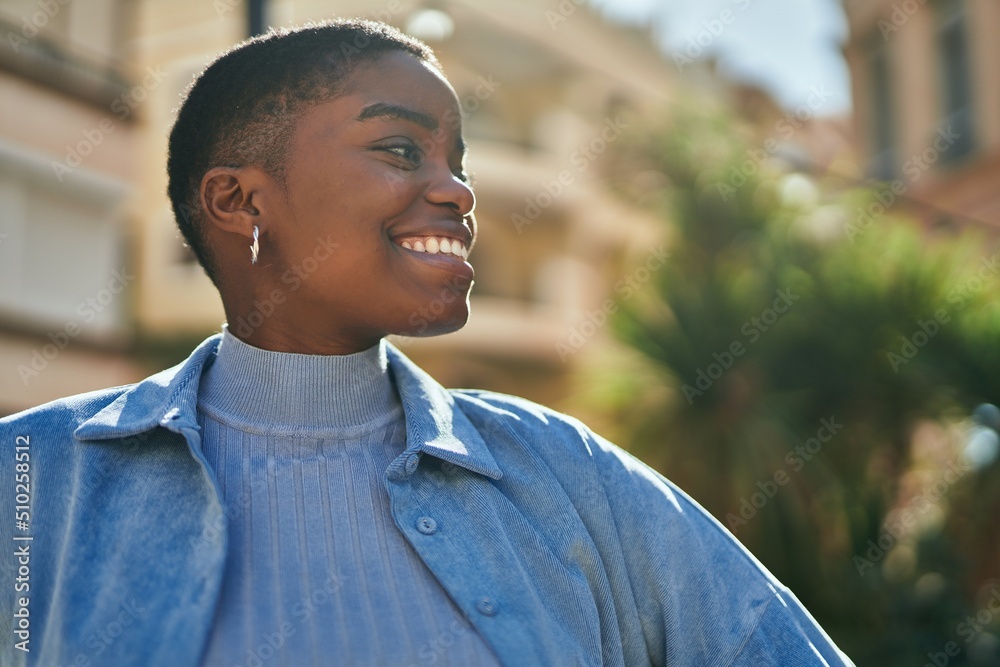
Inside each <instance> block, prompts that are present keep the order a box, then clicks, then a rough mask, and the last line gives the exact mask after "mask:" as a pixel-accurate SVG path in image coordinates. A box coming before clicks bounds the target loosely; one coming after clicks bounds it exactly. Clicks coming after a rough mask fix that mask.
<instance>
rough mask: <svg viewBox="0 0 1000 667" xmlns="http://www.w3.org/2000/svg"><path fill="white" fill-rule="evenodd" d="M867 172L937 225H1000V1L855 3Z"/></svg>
mask: <svg viewBox="0 0 1000 667" xmlns="http://www.w3.org/2000/svg"><path fill="white" fill-rule="evenodd" d="M844 7H845V10H846V12H847V16H848V19H849V22H850V26H851V39H850V43H849V44H848V46H847V48H846V56H847V60H848V64H849V67H850V70H851V75H852V81H853V96H854V109H855V111H854V127H855V135H856V136H857V139H858V146H859V151H860V154H861V156H862V161H863V164H864V165H865V167H866V169H867V175H868V176H870V177H873V178H877V179H879V180H882V181H886V182H887V183H888V184H890V187H889V188H888V190H887V191H886V193H884V194H883V197H884V198H885V199H887V200H888V199H889V198H890V197H891V199H892V200H894V204H897V205H902V206H903V207H905V208H906V209H907V210H908V212H910V213H913V214H916V215H918V216H919V217H920V218H921V219H922V220H923V221H924V222H925V223H926V224H927V225H928V226H929V227H932V228H933V227H946V228H964V227H968V226H973V227H981V228H986V229H988V230H991V231H1000V189H998V188H997V183H1000V85H998V84H1000V40H997V37H996V36H997V34H998V32H1000V4H998V3H997V2H995V0H931V1H928V0H845V2H844Z"/></svg>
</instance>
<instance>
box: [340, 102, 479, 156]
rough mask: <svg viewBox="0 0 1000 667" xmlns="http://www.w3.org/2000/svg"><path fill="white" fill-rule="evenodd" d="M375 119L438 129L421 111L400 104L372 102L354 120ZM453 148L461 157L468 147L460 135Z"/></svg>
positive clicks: (427, 115) (464, 154)
mask: <svg viewBox="0 0 1000 667" xmlns="http://www.w3.org/2000/svg"><path fill="white" fill-rule="evenodd" d="M375 118H379V119H382V120H408V121H410V122H411V123H415V124H417V125H419V126H420V127H422V128H424V129H426V130H436V129H438V122H437V120H436V119H435V118H434V117H433V116H431V115H429V114H426V113H424V112H423V111H417V110H416V109H411V108H410V107H406V106H403V105H401V104H391V103H389V102H373V103H372V104H369V105H368V106H366V107H365V108H364V109H362V110H361V112H360V113H359V114H358V115H357V116H356V117H355V119H354V120H355V121H357V122H359V123H364V122H365V121H368V120H372V119H375ZM455 148H457V149H458V150H459V152H460V153H461V154H462V156H463V157H465V156H466V155H467V154H468V152H469V147H468V146H467V145H466V143H465V141H464V140H463V139H462V137H461V135H459V136H458V137H456V138H455Z"/></svg>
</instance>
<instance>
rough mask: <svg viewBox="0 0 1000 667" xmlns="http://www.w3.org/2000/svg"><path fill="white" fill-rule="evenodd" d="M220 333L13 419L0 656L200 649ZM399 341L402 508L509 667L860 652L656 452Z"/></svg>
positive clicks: (821, 657) (7, 426) (4, 429)
mask: <svg viewBox="0 0 1000 667" xmlns="http://www.w3.org/2000/svg"><path fill="white" fill-rule="evenodd" d="M220 339H221V336H220V335H216V336H212V337H211V338H209V339H207V340H206V341H204V342H203V343H202V344H201V345H199V346H198V348H197V349H195V351H194V352H193V353H192V354H191V356H190V357H189V358H188V359H187V360H185V361H184V362H183V363H181V364H179V365H178V366H175V367H174V368H171V369H168V370H165V371H162V372H160V373H157V374H156V375H153V376H152V377H150V378H148V379H146V380H143V381H142V382H139V383H137V384H135V385H129V386H124V387H116V388H114V389H107V390H103V391H97V392H92V393H88V394H82V395H79V396H74V397H71V398H66V399H62V400H59V401H55V402H53V403H49V404H47V405H43V406H41V407H38V408H34V409H32V410H28V411H26V412H22V413H20V414H17V415H13V416H11V417H7V418H5V419H2V420H0V441H2V443H3V454H2V458H0V475H2V477H0V479H2V480H3V481H2V484H0V486H2V488H3V492H2V493H0V516H2V517H3V520H2V522H0V538H2V540H3V544H4V545H5V546H4V548H3V549H4V556H3V557H2V558H0V574H2V577H0V580H2V584H3V589H2V591H0V616H2V618H3V619H4V620H5V623H4V628H3V630H2V633H0V663H2V664H3V665H23V664H30V665H46V666H49V665H51V666H58V667H64V666H69V665H73V666H74V667H85V666H87V665H116V666H125V665H142V666H143V667H154V666H159V665H162V666H164V667H184V666H190V667H195V666H196V665H198V663H199V658H200V655H201V652H202V648H203V646H204V644H205V641H206V637H207V633H208V630H209V628H210V625H211V622H212V616H213V612H214V608H215V604H216V599H217V596H218V594H219V589H220V584H221V580H222V574H223V566H224V556H225V552H226V530H225V527H226V520H227V519H226V515H225V512H224V510H223V505H222V503H221V501H220V498H221V494H220V493H219V489H218V487H217V484H216V481H215V479H214V477H213V475H212V473H211V470H210V468H209V467H208V466H207V465H206V463H205V460H204V458H203V457H202V454H201V449H200V440H199V427H198V422H197V418H196V413H195V410H196V405H197V394H198V382H199V378H200V375H201V372H202V370H203V369H204V368H205V365H206V363H210V362H211V360H212V359H213V358H214V353H215V350H216V348H217V346H218V343H219V340H220ZM388 351H389V367H390V370H391V372H392V374H393V377H394V379H395V381H396V385H397V387H398V389H399V392H400V396H401V399H402V402H403V407H404V410H405V416H406V441H407V446H406V450H405V451H404V452H403V454H401V455H400V456H399V457H398V458H397V459H396V460H395V461H393V463H392V464H391V465H390V466H389V468H388V470H387V471H386V474H385V484H386V486H387V488H388V491H389V496H390V498H391V504H392V513H393V517H394V519H395V522H396V525H397V526H398V527H399V530H401V531H402V532H403V534H404V535H405V537H406V539H407V540H408V541H409V542H410V543H411V544H412V545H413V548H414V549H416V551H417V552H418V553H419V554H420V556H421V557H422V558H423V559H424V560H425V561H426V563H427V565H428V566H429V567H430V569H431V571H432V572H433V573H434V575H435V576H436V577H437V578H438V580H439V581H440V582H441V584H442V586H444V588H445V589H446V590H447V591H448V593H449V594H450V595H451V597H452V598H453V599H454V600H455V602H456V604H457V605H458V606H459V607H460V608H461V609H462V610H463V612H464V613H465V614H466V615H467V616H468V618H469V619H470V621H471V622H472V624H473V625H474V626H475V628H476V630H477V631H478V632H479V633H480V634H481V635H482V637H483V638H484V639H485V640H486V642H487V643H489V644H490V646H491V647H492V648H493V649H494V651H495V653H496V655H497V656H498V657H499V659H500V660H501V662H502V663H503V664H505V665H516V666H522V665H545V666H557V665H574V666H575V665H601V664H604V665H629V666H632V665H646V664H654V665H665V664H671V665H711V666H713V667H716V666H718V667H725V666H727V665H734V666H735V665H747V666H753V667H760V666H763V665H781V666H782V667H787V666H789V665H843V664H848V665H849V664H851V662H850V660H848V659H847V657H846V656H844V655H843V654H842V653H841V652H840V651H838V649H837V648H836V647H835V646H834V644H833V643H832V642H831V640H830V639H829V637H827V635H826V634H825V633H824V632H823V630H822V629H821V628H820V627H819V626H818V625H817V624H816V622H815V621H814V620H813V619H812V618H811V617H810V616H809V614H808V613H807V612H806V611H805V609H803V607H802V606H801V605H800V603H799V602H798V601H797V600H796V599H795V597H794V596H793V595H792V594H791V592H790V591H788V590H787V589H786V588H784V587H783V586H782V585H781V584H780V583H779V582H778V581H777V580H776V579H775V578H774V577H773V576H772V575H771V574H770V573H769V572H768V571H767V570H766V569H765V568H764V567H763V566H762V565H761V564H760V563H759V562H758V561H757V560H756V559H754V557H753V556H752V555H750V553H749V552H747V551H746V550H745V549H744V548H743V547H742V546H741V545H740V544H739V543H738V542H737V541H736V539H735V538H733V537H732V535H730V534H729V533H728V532H727V531H726V530H725V528H723V527H722V526H721V525H720V524H719V523H718V522H717V521H715V520H714V519H713V518H712V517H711V516H709V515H708V514H707V513H706V512H705V511H704V510H703V509H702V508H701V507H700V506H699V505H697V504H696V503H695V502H694V501H693V500H691V499H690V498H689V497H688V496H686V495H685V494H684V493H683V492H682V491H680V490H679V489H677V488H676V487H675V486H674V485H673V484H671V483H670V482H669V481H667V480H666V479H664V478H663V477H662V476H660V475H659V474H658V473H656V472H655V471H654V470H652V469H651V468H649V467H648V466H646V465H645V464H643V463H641V462H640V461H638V460H637V459H635V458H634V457H632V456H631V455H629V454H628V453H626V452H624V451H623V450H621V449H619V448H618V447H616V446H615V445H613V444H611V443H610V442H608V441H607V440H604V439H603V438H601V437H600V436H598V435H596V434H594V433H593V432H592V431H590V430H589V429H588V428H587V427H586V426H584V425H583V424H582V423H580V422H579V421H577V420H575V419H573V418H571V417H568V416H566V415H563V414H560V413H558V412H555V411H552V410H549V409H546V408H544V407H541V406H539V405H537V404H534V403H531V402H529V401H526V400H523V399H519V398H515V397H512V396H506V395H501V394H496V393H491V392H486V391H472V390H446V389H444V388H443V387H441V385H439V384H438V383H437V382H435V381H434V380H433V379H432V378H431V377H430V376H428V375H427V374H426V373H425V372H423V371H422V370H421V369H420V368H418V367H417V366H416V365H414V364H413V362H411V361H410V360H409V359H407V357H406V356H404V355H403V354H402V353H401V352H400V351H399V350H398V349H397V348H395V347H393V346H391V345H390V346H389V347H388ZM233 390H234V391H239V387H234V388H233ZM25 453H26V454H25ZM18 475H20V478H18V477H17V476H18ZM15 485H17V486H16V487H15ZM18 494H20V495H18ZM28 496H30V502H29V503H25V502H24V501H26V500H28V498H27V497H28ZM25 504H27V505H28V507H23V505H25ZM20 521H24V522H25V523H23V524H21V523H18V522H20ZM360 631H363V630H362V629H361V628H359V632H360ZM19 646H20V647H26V648H28V649H30V651H29V652H25V651H23V650H21V648H19Z"/></svg>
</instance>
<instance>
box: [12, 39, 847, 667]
mask: <svg viewBox="0 0 1000 667" xmlns="http://www.w3.org/2000/svg"><path fill="white" fill-rule="evenodd" d="M464 160H465V144H464V142H463V140H462V128H461V112H460V107H459V101H458V98H457V96H456V94H455V91H454V90H453V89H452V87H451V85H449V83H448V81H447V80H446V79H445V77H444V75H443V73H442V71H441V67H440V65H439V63H438V61H437V60H436V59H435V57H434V55H433V53H432V52H431V51H430V49H428V47H427V46H425V45H424V44H422V43H420V42H418V41H416V40H413V39H411V38H409V37H407V36H405V35H403V34H401V33H400V32H398V31H396V30H395V29H393V28H391V27H389V26H387V25H384V24H380V23H375V22H368V21H339V22H333V23H328V24H322V25H318V26H310V27H307V28H303V29H300V30H294V31H285V32H275V33H271V34H268V35H265V36H262V37H260V38H255V39H253V40H250V41H248V42H246V43H244V44H241V45H240V46H238V47H236V48H234V49H233V50H231V51H230V52H228V53H226V54H225V55H223V56H221V57H220V58H219V59H218V60H216V61H215V62H214V63H212V64H211V65H210V66H209V67H208V69H206V70H205V72H204V73H202V75H201V76H200V77H199V78H198V80H197V81H196V82H195V83H194V85H193V86H192V87H191V89H190V90H189V91H188V93H187V95H186V99H185V101H184V103H183V106H182V107H181V108H180V111H179V113H178V117H177V121H176V124H175V126H174V128H173V131H172V133H171V136H170V156H169V161H168V171H169V179H170V185H169V194H170V199H171V201H172V203H173V206H174V211H175V213H176V217H177V222H178V224H179V226H180V229H181V230H182V232H183V234H184V236H185V238H186V239H187V241H188V243H189V244H190V245H191V247H192V248H193V249H194V251H195V253H196V254H197V256H198V258H199V260H200V261H201V263H202V265H203V266H204V268H205V270H206V272H207V273H208V275H209V276H210V277H211V279H212V281H213V282H214V284H215V285H216V286H217V287H218V289H219V292H220V294H221V296H222V301H223V304H224V306H225V311H226V317H227V320H228V322H229V325H228V326H227V327H225V328H224V330H223V332H222V333H221V334H220V335H215V336H212V337H211V338H209V339H207V340H206V341H204V342H203V343H202V344H201V345H200V346H199V347H198V348H197V349H195V350H194V352H193V353H192V354H191V356H190V357H189V358H188V359H187V360H186V361H184V362H183V363H181V364H180V365H178V366H176V367H174V368H171V369H169V370H166V371H163V372H161V373H159V374H157V375H154V376H152V377H151V378H148V379H147V380H144V381H142V382H139V383H137V384H135V385H130V386H126V387H118V388H114V389H109V390H106V391H100V392H94V393H90V394H85V395H82V396H76V397H72V398H67V399H63V400H60V401H56V402H54V403H51V404H48V405H44V406H41V407H39V408H36V409H34V410H29V411H27V412H24V413H21V414H18V415H14V416H12V417H9V418H7V419H4V420H2V421H0V436H2V440H3V442H4V443H5V444H8V443H9V445H10V446H8V450H7V453H6V454H5V455H4V456H3V458H2V464H0V467H2V474H3V479H4V484H5V485H7V484H10V483H11V480H14V479H15V476H16V475H18V474H24V475H27V476H30V489H28V492H29V493H30V508H28V509H27V510H25V509H19V508H18V507H16V506H15V505H16V504H20V501H21V500H24V498H23V497H21V498H20V500H18V499H17V497H16V496H15V493H13V492H12V490H11V489H8V491H6V492H4V493H3V494H2V500H0V506H2V509H3V515H4V516H5V517H7V519H6V520H5V521H4V522H3V524H2V525H3V528H2V530H3V531H4V534H3V535H2V537H3V539H4V541H5V544H7V545H8V547H7V555H6V556H4V557H3V558H2V559H0V568H2V570H0V572H2V575H3V577H2V579H3V581H4V582H5V586H4V588H3V592H2V593H0V604H2V611H3V614H4V617H5V618H7V619H8V623H9V624H12V625H8V628H10V627H12V626H13V628H14V632H11V631H9V630H8V631H4V632H3V635H2V637H3V639H2V644H0V647H2V649H3V656H4V657H3V660H2V662H3V664H26V663H27V664H39V665H83V664H95V665H98V664H99V665H143V666H146V667H148V666H151V665H165V666H166V665H169V666H170V667H177V666H183V665H191V666H195V665H225V666H227V667H228V666H231V665H244V666H248V667H249V666H254V665H267V664H275V665H276V664H282V665H285V664H287V665H334V664H337V665H339V664H343V665H430V664H436V665H442V664H451V665H496V664H503V665H514V666H521V665H600V664H605V665H630V666H631V665H643V664H655V665H665V664H670V665H713V666H715V665H719V666H725V665H747V666H755V667H756V666H759V665H842V664H850V661H849V660H848V659H847V658H846V657H845V656H844V655H843V654H842V653H841V652H840V651H838V649H837V648H836V647H835V646H834V645H833V643H832V642H831V641H830V639H829V638H828V637H827V636H826V634H824V632H823V631H822V630H821V629H820V628H819V627H818V626H817V624H816V623H815V621H814V620H813V619H812V618H811V617H810V616H809V614H808V613H807V612H806V611H805V610H804V609H803V608H802V606H801V605H800V603H799V602H798V601H797V600H796V599H795V597H794V596H793V595H792V594H791V593H790V592H789V591H788V590H787V589H786V588H784V587H783V586H782V585H781V584H780V583H779V582H778V581H777V580H775V579H774V577H773V576H772V575H771V574H770V573H768V572H767V571H766V570H765V569H764V567H763V566H762V565H761V564H760V563H759V562H757V561H756V560H755V559H754V558H753V556H751V555H750V554H749V553H748V552H747V551H746V550H745V549H744V548H743V547H742V546H741V545H740V544H739V543H738V542H737V541H736V540H735V539H734V538H733V537H732V536H731V535H730V534H729V533H728V532H727V531H726V530H725V529H724V528H723V527H722V526H720V524H719V523H718V522H716V521H715V520H714V519H712V518H711V517H710V516H709V515H708V514H707V513H706V512H705V511H703V510H702V509H701V508H700V507H699V506H698V505H697V504H696V503H695V502H694V501H692V500H691V499H690V498H688V497H687V496H686V495H684V493H683V492H681V491H679V490H678V489H677V488H676V487H674V486H673V485H672V484H671V483H670V482H669V481H667V480H666V479H664V478H663V477H661V476H660V475H658V474H657V473H656V472H654V471H653V470H652V469H650V468H649V467H647V466H645V465H644V464H642V463H641V462H639V461H638V460H636V459H635V458H633V457H631V456H630V455H629V454H627V453H625V452H624V451H622V450H621V449H619V448H618V447H616V446H615V445H613V444H611V443H609V442H607V441H606V440H604V439H602V438H601V437H600V436H598V435H596V434H594V433H593V432H591V431H590V430H589V429H588V428H587V427H586V426H584V425H583V424H581V423H580V422H578V421H576V420H574V419H572V418H570V417H567V416H565V415H562V414H559V413H557V412H554V411H552V410H548V409H546V408H544V407H541V406H539V405H536V404H533V403H530V402H528V401H525V400H522V399H518V398H515V397H512V396H505V395H500V394H495V393H490V392H485V391H467V390H464V391H456V390H446V389H444V388H442V387H441V386H440V385H439V384H437V383H436V382H435V381H434V380H433V379H431V378H430V377H429V376H428V375H427V374H425V373H424V372H423V371H421V370H420V369H419V368H418V367H416V366H415V365H414V364H413V363H412V362H411V361H409V360H408V359H407V358H406V357H405V356H404V355H403V354H402V353H401V352H400V351H399V350H397V349H396V348H395V347H393V346H392V345H391V344H390V343H388V342H387V341H386V340H385V336H386V335H388V334H404V335H436V334H442V333H447V332H451V331H454V330H456V329H459V328H460V327H462V326H463V325H464V324H465V322H466V321H467V319H468V317H469V305H468V296H469V290H470V288H471V286H472V282H473V267H472V264H470V262H469V261H468V257H469V253H470V251H471V250H472V249H473V247H474V245H475V240H476V220H475V217H474V215H473V209H474V208H475V197H474V195H473V192H472V189H471V188H470V187H469V184H468V182H467V179H466V177H465V173H464V169H463V165H464ZM435 302H437V304H436V307H434V308H428V306H429V305H431V304H435ZM427 312H440V313H441V314H440V315H439V316H437V317H435V318H433V319H432V320H427V319H426V318H424V317H414V314H416V313H427ZM15 443H18V457H15V454H14V452H13V451H12V450H13V449H14V445H15ZM21 452H27V454H26V455H24V456H21V455H20V453H21ZM18 466H20V467H18ZM5 488H6V487H5ZM19 511H20V512H28V514H29V515H30V523H25V524H15V523H14V522H13V521H12V520H11V516H12V515H15V513H16V512H19ZM29 538H30V539H29ZM11 545H14V546H15V547H16V548H18V549H22V551H19V552H18V555H15V556H14V557H12V556H11V555H10V554H11V549H12V547H11ZM26 572H27V573H29V574H26ZM22 584H23V586H22Z"/></svg>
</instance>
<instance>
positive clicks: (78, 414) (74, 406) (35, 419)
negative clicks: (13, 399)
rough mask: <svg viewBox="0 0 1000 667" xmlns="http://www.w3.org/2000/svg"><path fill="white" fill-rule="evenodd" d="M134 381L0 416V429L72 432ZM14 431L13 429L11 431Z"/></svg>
mask: <svg viewBox="0 0 1000 667" xmlns="http://www.w3.org/2000/svg"><path fill="white" fill-rule="evenodd" d="M133 386H135V385H132V384H129V385H121V386H119V387H111V388H108V389H99V390H96V391H90V392H86V393H83V394H75V395H73V396H67V397H65V398H59V399H56V400H54V401H49V402H48V403H43V404H42V405H39V406H36V407H33V408H29V409H27V410H24V411H22V412H16V413H14V414H12V415H9V416H7V417H3V418H0V433H3V434H4V436H5V437H6V436H7V434H12V435H29V436H30V435H32V434H34V433H38V434H39V435H41V434H42V433H45V434H58V433H66V434H67V435H68V436H69V435H72V433H73V431H74V430H76V428H77V427H78V426H79V425H80V424H82V423H83V422H85V421H87V420H88V419H90V418H91V417H93V416H94V415H95V414H97V413H98V412H100V411H101V410H103V409H104V408H105V407H107V406H108V405H109V404H111V403H112V402H113V401H114V400H115V399H117V398H118V397H119V396H121V395H122V394H123V393H125V392H126V391H128V390H129V389H130V388H132V387H133ZM15 432H16V433H15Z"/></svg>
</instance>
